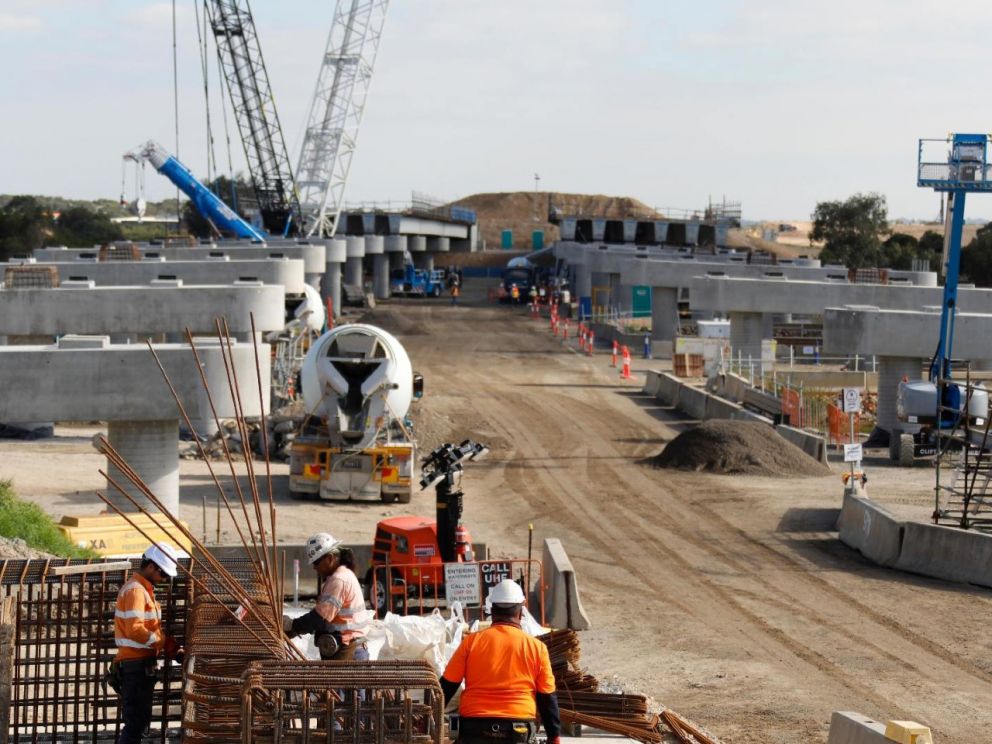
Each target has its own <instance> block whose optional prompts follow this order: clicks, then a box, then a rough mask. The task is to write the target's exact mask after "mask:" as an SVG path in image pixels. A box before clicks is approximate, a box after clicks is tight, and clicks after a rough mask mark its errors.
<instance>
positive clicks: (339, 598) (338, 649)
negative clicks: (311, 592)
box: [282, 532, 372, 661]
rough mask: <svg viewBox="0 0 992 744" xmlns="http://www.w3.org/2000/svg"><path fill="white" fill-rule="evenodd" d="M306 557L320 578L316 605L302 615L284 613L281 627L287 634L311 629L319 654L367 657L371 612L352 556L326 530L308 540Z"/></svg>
mask: <svg viewBox="0 0 992 744" xmlns="http://www.w3.org/2000/svg"><path fill="white" fill-rule="evenodd" d="M306 551H307V560H309V561H310V565H312V566H313V568H314V570H315V571H316V572H317V575H318V576H320V579H321V581H322V582H323V583H322V584H321V587H320V595H319V596H318V597H317V604H316V606H315V607H314V608H313V609H312V610H310V612H308V613H307V614H305V615H301V616H300V617H298V618H296V619H295V620H294V619H293V618H290V617H288V616H285V615H284V616H283V619H282V624H283V630H284V631H285V632H286V635H288V636H289V637H290V638H292V637H293V636H298V635H306V634H308V633H312V634H313V635H314V641H315V643H316V645H317V648H318V650H319V651H320V658H321V659H325V660H329V659H333V660H335V661H367V660H368V658H369V651H368V647H367V646H366V645H365V634H366V633H367V632H368V627H369V623H370V621H371V614H372V613H370V612H369V611H368V610H366V609H365V597H364V596H363V595H362V587H361V585H360V584H359V583H358V577H357V576H355V556H354V555H352V552H351V551H350V550H348V549H347V548H344V547H342V544H341V541H340V540H335V539H334V538H333V537H332V536H331V535H329V534H327V533H326V532H318V533H317V534H316V535H313V536H311V537H310V539H309V540H307V547H306Z"/></svg>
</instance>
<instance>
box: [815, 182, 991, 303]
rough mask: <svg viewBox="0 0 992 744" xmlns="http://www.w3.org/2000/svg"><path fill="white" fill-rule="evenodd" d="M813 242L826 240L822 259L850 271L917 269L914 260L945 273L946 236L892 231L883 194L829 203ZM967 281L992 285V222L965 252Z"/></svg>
mask: <svg viewBox="0 0 992 744" xmlns="http://www.w3.org/2000/svg"><path fill="white" fill-rule="evenodd" d="M812 217H813V229H812V230H811V231H810V236H809V238H810V243H814V242H822V244H823V248H822V249H821V250H820V260H821V261H823V263H825V264H826V263H835V264H842V265H844V266H846V267H847V268H849V269H861V268H880V269H911V268H912V267H913V261H914V259H918V260H919V259H922V260H923V261H926V264H927V267H928V269H929V270H930V271H938V270H939V269H940V261H941V255H942V254H943V250H944V237H943V235H941V234H940V233H938V232H935V231H933V230H927V231H926V232H925V233H923V235H922V236H920V238H919V239H917V238H915V237H914V236H912V235H907V234H906V233H901V232H894V231H892V230H891V228H890V227H889V218H888V207H887V206H886V203H885V197H884V196H882V195H881V194H874V193H870V194H855V195H854V196H851V197H849V198H848V199H846V200H844V201H824V202H819V203H818V204H817V205H816V209H815V210H814V211H813V215H812ZM961 275H962V280H964V281H970V282H973V283H974V284H975V285H976V286H979V287H990V286H992V223H989V224H988V225H985V226H984V227H982V228H980V229H979V230H978V233H977V234H976V236H975V238H974V239H973V240H971V242H969V243H968V244H967V245H966V246H965V247H964V250H962V252H961Z"/></svg>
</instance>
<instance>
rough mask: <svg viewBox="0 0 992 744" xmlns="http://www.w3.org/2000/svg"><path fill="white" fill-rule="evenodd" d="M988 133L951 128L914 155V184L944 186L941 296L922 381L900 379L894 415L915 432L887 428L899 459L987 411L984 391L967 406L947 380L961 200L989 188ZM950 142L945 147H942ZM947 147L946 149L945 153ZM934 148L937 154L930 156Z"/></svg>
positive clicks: (906, 460)
mask: <svg viewBox="0 0 992 744" xmlns="http://www.w3.org/2000/svg"><path fill="white" fill-rule="evenodd" d="M989 141H990V139H989V135H986V134H951V135H948V137H947V138H946V139H941V140H935V139H921V140H920V143H919V152H918V157H917V174H916V183H917V185H918V186H922V187H927V188H932V189H934V191H941V192H946V193H947V195H948V208H947V217H946V221H945V225H944V254H943V257H942V259H941V264H942V267H941V268H942V273H943V274H944V298H943V303H942V306H941V314H940V337H939V341H938V343H937V349H936V351H935V352H934V355H933V358H932V359H931V361H930V368H929V374H928V380H927V381H915V382H903V383H901V384H900V385H899V394H898V403H897V408H898V415H899V418H900V419H901V420H903V421H905V422H907V423H909V424H911V425H914V426H915V425H919V426H921V427H922V429H921V430H920V431H919V432H918V433H916V434H904V433H902V432H892V435H893V437H895V438H896V439H897V441H894V442H892V443H891V444H892V445H893V446H892V447H891V454H892V455H893V456H894V457H897V458H898V459H899V461H900V462H901V463H903V464H910V463H911V461H912V457H913V456H914V455H917V456H918V455H930V454H936V453H937V449H938V447H939V446H940V443H939V431H940V430H941V429H951V428H954V427H955V426H957V425H958V423H959V422H960V421H961V419H962V414H963V413H964V415H965V416H966V417H969V418H975V419H978V418H981V417H984V416H986V415H987V412H986V411H987V407H988V395H987V393H985V392H984V391H983V390H977V391H974V392H972V394H971V395H969V396H967V397H968V400H967V412H965V411H963V409H962V396H961V388H960V387H959V386H958V385H956V384H954V383H951V382H949V381H950V379H951V377H952V369H951V360H952V353H953V349H954V319H955V314H956V313H957V300H958V278H959V275H960V269H961V235H962V232H963V230H964V205H965V196H966V195H967V194H968V192H988V191H992V164H990V163H989ZM948 145H950V150H949V151H948V150H947V149H946V148H947V146H948ZM945 153H946V155H945ZM932 154H937V155H939V157H933V156H932Z"/></svg>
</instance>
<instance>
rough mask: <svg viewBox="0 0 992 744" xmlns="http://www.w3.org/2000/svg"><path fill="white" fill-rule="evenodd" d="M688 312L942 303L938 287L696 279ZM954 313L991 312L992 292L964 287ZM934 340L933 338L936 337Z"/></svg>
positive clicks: (817, 311)
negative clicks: (690, 307) (691, 310)
mask: <svg viewBox="0 0 992 744" xmlns="http://www.w3.org/2000/svg"><path fill="white" fill-rule="evenodd" d="M689 287H690V289H689V301H690V303H691V305H692V308H693V310H696V309H700V310H710V311H714V312H721V313H729V312H750V313H804V314H820V313H821V312H822V311H823V310H824V309H825V308H828V307H842V306H844V305H863V306H875V307H881V308H885V309H887V310H922V309H923V308H925V307H932V306H937V307H939V306H940V305H941V303H942V302H943V289H942V288H940V287H916V286H912V285H898V284H842V283H839V282H838V283H833V282H820V281H813V282H811V281H795V280H790V279H775V280H762V279H749V278H737V277H733V278H731V277H714V276H706V277H698V278H694V279H693V280H692V281H691V283H690V284H689ZM958 309H959V310H960V311H962V312H969V313H992V290H988V289H972V288H964V289H961V290H960V291H959V293H958ZM935 338H936V337H935Z"/></svg>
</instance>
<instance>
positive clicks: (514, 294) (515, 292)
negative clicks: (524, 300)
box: [510, 284, 520, 302]
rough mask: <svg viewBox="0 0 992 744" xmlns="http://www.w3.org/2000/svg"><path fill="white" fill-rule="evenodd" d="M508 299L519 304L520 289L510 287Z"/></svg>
mask: <svg viewBox="0 0 992 744" xmlns="http://www.w3.org/2000/svg"><path fill="white" fill-rule="evenodd" d="M510 299H511V300H513V301H514V302H520V287H518V286H517V285H516V284H511V285H510Z"/></svg>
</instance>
